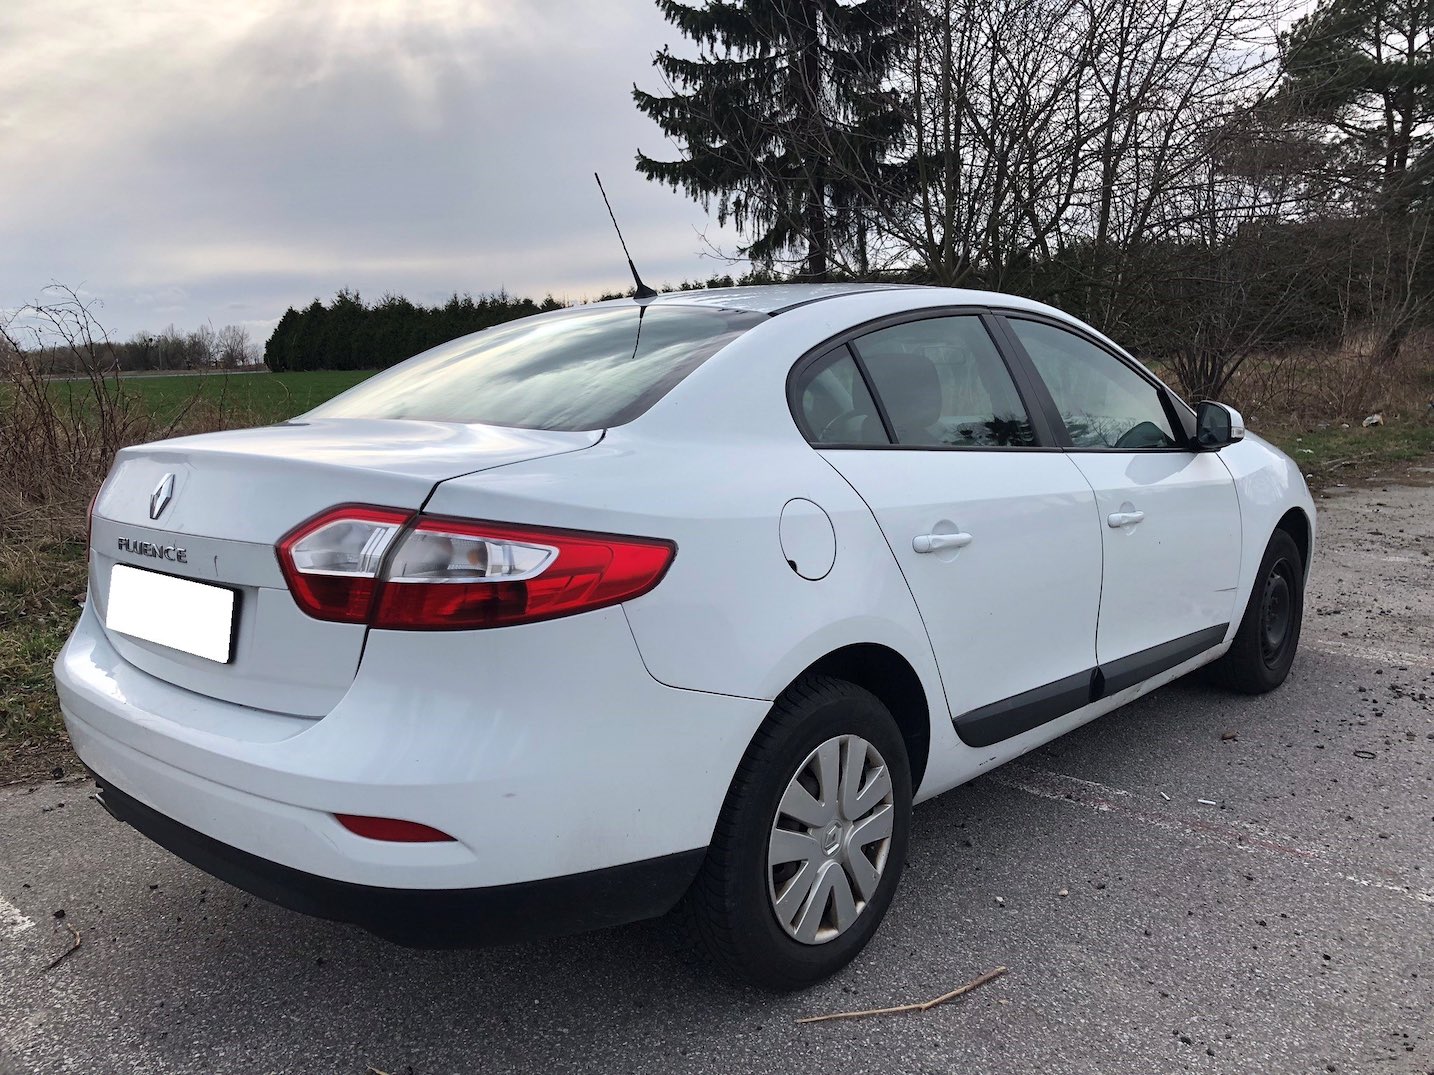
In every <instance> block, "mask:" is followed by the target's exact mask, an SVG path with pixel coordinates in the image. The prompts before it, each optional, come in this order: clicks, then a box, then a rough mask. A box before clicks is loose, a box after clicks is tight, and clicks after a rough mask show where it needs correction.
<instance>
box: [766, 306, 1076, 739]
mask: <svg viewBox="0 0 1434 1075" xmlns="http://www.w3.org/2000/svg"><path fill="white" fill-rule="evenodd" d="M1022 376H1024V373H1022ZM791 383H792V402H793V410H794V413H795V414H796V415H797V418H798V422H799V424H800V425H801V426H802V427H803V430H804V432H805V433H806V435H807V438H808V439H809V440H810V441H811V442H812V444H813V445H814V446H815V447H816V448H817V449H818V451H820V453H821V454H822V456H823V457H824V458H825V459H826V460H827V461H828V462H829V463H830V464H831V465H832V466H833V467H835V468H836V470H837V471H838V472H840V473H841V474H842V476H843V477H845V478H846V479H847V481H848V482H850V483H851V485H852V487H853V488H855V490H856V491H857V493H859V494H860V495H861V496H862V498H863V499H864V500H865V501H866V503H867V505H868V506H869V507H870V508H871V510H872V513H873V514H874V515H875V517H876V520H877V522H878V523H879V524H880V526H881V529H882V531H883V533H884V535H885V537H886V540H887V542H888V544H889V545H890V546H891V551H892V553H893V554H894V555H895V557H896V560H897V562H898V564H899V565H900V567H901V570H902V572H903V574H904V575H905V578H906V581H907V584H908V585H909V586H910V588H911V592H912V595H913V596H914V597H915V599H916V604H917V606H918V608H919V609H920V611H921V615H922V618H923V619H924V621H925V624H926V629H927V632H928V634H929V636H930V639H931V644H932V647H933V650H934V652H935V656H936V661H937V665H938V667H939V669H940V673H941V678H942V682H943V684H944V686H945V690H946V694H947V698H948V701H949V703H950V706H951V711H952V713H953V714H955V720H956V728H957V731H958V733H959V734H960V736H961V738H962V739H963V740H964V741H965V742H966V743H968V744H970V745H973V746H987V745H990V744H992V743H995V742H999V741H1000V740H1002V739H1007V738H1009V737H1010V736H1013V735H1017V734H1020V733H1021V732H1024V731H1028V730H1030V729H1031V728H1034V727H1036V726H1038V725H1040V724H1042V723H1044V722H1045V721H1048V720H1052V719H1054V718H1056V717H1058V716H1061V715H1063V714H1064V713H1068V712H1070V711H1071V710H1073V709H1077V708H1079V707H1080V706H1083V705H1085V704H1087V703H1088V702H1089V701H1090V699H1091V686H1092V678H1093V675H1094V668H1095V630H1096V618H1097V614H1098V611H1099V604H1100V566H1101V548H1100V534H1099V532H1098V531H1097V530H1096V528H1095V527H1094V526H1093V525H1092V518H1093V515H1094V512H1095V503H1094V496H1093V494H1092V492H1091V489H1090V486H1089V485H1088V484H1087V483H1086V481H1085V479H1084V478H1083V477H1082V476H1081V473H1080V471H1079V470H1077V469H1076V468H1075V467H1074V466H1073V465H1072V464H1071V462H1070V460H1069V459H1067V458H1066V456H1065V454H1064V453H1063V452H1061V451H1060V450H1059V449H1058V448H1057V447H1055V446H1054V445H1053V444H1052V443H1051V436H1052V435H1051V432H1050V430H1049V429H1048V428H1047V427H1046V424H1045V421H1046V420H1045V417H1044V416H1043V415H1041V414H1040V413H1038V412H1034V411H1032V410H1031V409H1030V408H1028V407H1027V405H1026V403H1025V401H1024V400H1023V398H1022V394H1021V392H1020V391H1018V389H1017V386H1016V381H1015V380H1014V379H1013V377H1012V374H1011V372H1010V370H1009V369H1008V367H1007V365H1006V363H1005V361H1004V360H1003V359H1002V356H1001V354H1000V353H999V351H998V350H997V347H996V345H995V342H994V341H993V338H992V336H991V333H990V330H989V328H988V326H987V322H986V320H985V319H983V316H982V315H981V314H980V313H978V312H970V311H966V312H953V313H948V314H943V315H940V316H937V315H935V314H933V312H931V311H923V312H922V313H921V314H920V315H919V316H916V317H912V316H911V315H907V317H906V318H904V319H898V320H895V321H893V322H888V323H886V324H884V325H882V326H880V327H876V328H873V329H869V330H864V331H861V332H860V333H859V334H856V335H855V336H854V338H851V339H849V340H843V341H838V345H837V346H835V347H833V348H832V349H830V350H828V351H826V352H825V353H823V354H821V355H819V356H817V357H815V358H813V359H811V360H808V361H807V362H806V363H804V364H799V365H798V367H797V368H796V369H794V371H793V377H792V382H791Z"/></svg>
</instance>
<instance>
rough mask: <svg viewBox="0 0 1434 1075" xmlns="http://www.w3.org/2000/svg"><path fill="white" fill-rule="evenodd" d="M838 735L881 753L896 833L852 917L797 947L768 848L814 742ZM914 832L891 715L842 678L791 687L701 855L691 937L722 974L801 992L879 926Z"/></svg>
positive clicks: (752, 749) (685, 910)
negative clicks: (781, 916) (828, 934)
mask: <svg viewBox="0 0 1434 1075" xmlns="http://www.w3.org/2000/svg"><path fill="white" fill-rule="evenodd" d="M840 736H859V737H861V738H862V739H864V740H866V742H867V743H869V744H870V745H871V746H873V747H875V748H876V750H877V751H879V752H880V755H881V759H882V760H883V761H884V762H885V768H886V771H887V773H888V774H889V776H890V779H891V806H892V808H893V811H892V812H893V817H892V833H891V838H890V843H889V845H888V846H887V849H886V854H885V860H884V867H883V868H882V869H881V871H880V879H879V881H878V883H877V884H876V886H875V891H874V893H873V895H872V896H871V898H870V899H868V900H866V901H865V904H864V905H863V906H862V907H861V909H860V911H859V912H858V913H857V914H856V917H855V919H854V920H853V921H852V922H851V923H850V925H849V926H848V927H847V928H846V930H845V931H844V932H840V933H838V934H837V935H835V936H834V937H832V938H831V939H829V940H826V941H824V942H822V943H803V942H801V941H798V940H796V939H795V938H794V937H793V936H791V935H789V933H788V932H787V930H786V928H784V927H783V925H782V924H781V922H779V921H778V918H777V912H776V910H775V909H774V906H773V900H774V897H773V895H772V893H773V892H774V891H775V887H776V885H775V882H774V881H772V880H771V879H770V878H769V867H768V864H767V860H768V845H769V842H770V840H771V833H772V827H773V823H774V821H775V820H776V818H777V813H778V807H779V806H780V805H781V803H782V797H783V795H784V794H785V793H786V791H787V788H788V785H789V783H790V782H791V781H792V780H793V779H794V778H795V777H796V776H797V775H798V773H799V771H800V770H801V768H802V766H803V764H804V762H806V761H807V759H808V758H809V757H810V756H811V755H812V754H813V752H814V751H816V750H817V748H818V747H819V746H821V745H822V744H824V743H826V742H828V741H829V740H831V739H834V738H837V737H840ZM845 756H846V755H843V757H845ZM910 827H911V771H910V763H909V762H908V760H907V756H906V745H905V742H904V741H903V739H902V737H901V732H900V731H899V730H898V729H897V726H896V722H895V721H894V720H892V717H891V713H890V712H889V711H888V710H887V708H886V707H885V706H884V705H882V703H881V702H880V701H879V700H878V699H877V698H876V696H875V695H873V694H871V693H870V692H869V691H866V690H863V689H862V688H861V687H858V686H855V685H854V684H851V683H848V682H846V681H845V680H840V679H834V678H831V677H829V676H807V677H805V678H803V679H801V680H799V681H797V682H796V683H795V684H793V685H792V686H791V687H790V688H789V689H788V690H787V691H786V693H785V694H783V695H782V696H781V697H780V698H778V699H777V701H776V702H775V703H774V704H773V706H772V711H771V713H770V714H769V716H768V718H767V720H766V722H765V723H764V724H763V725H762V727H761V728H760V729H759V730H758V732H757V734H756V735H755V736H754V737H753V740H752V744H751V746H749V747H748V748H747V753H746V755H745V757H743V759H742V764H741V765H740V766H739V767H738V769H737V774H736V776H735V777H733V779H732V786H731V788H730V789H729V790H728V792H727V799H726V802H725V803H724V804H723V807H722V813H721V815H720V817H719V818H718V821H717V826H716V830H715V831H714V833H713V836H712V843H711V845H710V847H709V848H708V851H707V858H706V860H705V861H704V863H703V865H702V869H701V870H700V871H699V873H698V876H697V879H696V880H695V881H694V882H693V885H692V888H691V889H690V890H689V892H688V894H687V896H686V898H685V899H684V901H683V906H682V916H683V918H684V919H685V921H686V925H687V928H688V930H689V932H690V934H691V935H692V939H693V940H694V941H695V942H696V945H697V947H698V949H699V950H700V951H702V952H703V953H704V954H705V955H707V956H708V957H709V958H710V960H711V961H712V962H713V963H714V964H716V966H717V967H718V968H719V969H720V970H721V971H722V972H723V973H725V974H726V975H728V976H729V977H731V978H734V979H736V980H738V981H742V982H746V983H749V984H752V985H756V986H759V987H761V988H764V989H770V990H774V991H790V990H794V989H802V988H804V987H806V986H809V985H813V984H815V983H816V982H819V981H821V980H822V979H824V978H827V977H829V976H831V975H832V974H834V973H836V972H837V971H838V970H840V969H841V968H842V967H844V966H846V964H847V963H849V962H850V961H851V960H852V958H853V957H854V956H855V955H856V954H857V953H858V952H860V951H861V950H862V948H864V947H865V946H866V944H867V942H868V941H869V940H871V938H872V936H873V935H874V934H875V933H876V930H877V927H878V926H880V925H881V920H882V918H883V917H884V916H885V915H886V910H887V908H888V907H889V906H890V904H891V898H892V894H893V893H894V892H895V890H896V885H897V882H898V881H899V880H900V879H901V872H902V868H903V866H904V865H905V862H906V845H907V838H908V835H909V833H910ZM769 884H770V885H771V886H772V887H771V888H769Z"/></svg>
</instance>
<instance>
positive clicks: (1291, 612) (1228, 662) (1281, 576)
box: [1214, 530, 1305, 694]
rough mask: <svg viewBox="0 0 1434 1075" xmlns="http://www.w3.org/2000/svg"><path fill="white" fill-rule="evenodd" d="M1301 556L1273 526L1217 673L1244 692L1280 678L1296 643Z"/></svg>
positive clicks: (1270, 684) (1302, 582) (1300, 604)
mask: <svg viewBox="0 0 1434 1075" xmlns="http://www.w3.org/2000/svg"><path fill="white" fill-rule="evenodd" d="M1304 592H1305V574H1304V561H1303V558H1302V557H1301V556H1300V550H1299V547H1298V546H1297V545H1296V544H1295V542H1294V539H1293V538H1292V537H1290V535H1289V534H1287V533H1285V532H1284V531H1283V530H1276V531H1275V533H1274V536H1272V537H1271V538H1270V543H1269V545H1268V546H1267V547H1266V548H1265V555H1264V558H1263V559H1262V560H1261V561H1260V570H1259V574H1257V575H1256V576H1255V586H1254V589H1253V590H1251V591H1250V601H1249V604H1248V605H1246V606H1245V615H1244V618H1243V619H1241V620H1240V629H1239V631H1237V632H1236V634H1235V641H1234V642H1233V643H1232V644H1231V646H1230V649H1229V652H1227V653H1226V654H1225V656H1223V657H1221V658H1220V660H1219V661H1217V662H1216V664H1215V666H1214V671H1215V674H1216V676H1217V678H1218V679H1219V680H1220V681H1221V682H1223V683H1224V684H1225V685H1226V686H1228V687H1231V688H1233V689H1235V690H1237V691H1242V692H1244V693H1245V694H1264V693H1266V692H1267V691H1272V690H1274V689H1275V688H1276V687H1278V686H1279V685H1280V684H1281V683H1283V682H1284V681H1285V677H1286V676H1287V675H1289V672H1290V665H1292V664H1294V661H1295V650H1297V649H1298V648H1299V644H1300V625H1301V622H1302V621H1303V619H1304V609H1305V598H1304Z"/></svg>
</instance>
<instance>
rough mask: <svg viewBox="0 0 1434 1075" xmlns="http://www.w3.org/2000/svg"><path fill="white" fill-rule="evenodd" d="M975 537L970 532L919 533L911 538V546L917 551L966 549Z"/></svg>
mask: <svg viewBox="0 0 1434 1075" xmlns="http://www.w3.org/2000/svg"><path fill="white" fill-rule="evenodd" d="M973 540H974V539H973V538H972V537H971V535H970V534H917V535H916V536H915V537H914V538H912V539H911V547H912V548H913V549H915V550H916V551H917V552H935V551H936V550H937V549H964V548H965V547H966V546H967V545H969V544H971V542H972V541H973Z"/></svg>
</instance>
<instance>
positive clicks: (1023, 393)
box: [787, 305, 1068, 452]
mask: <svg viewBox="0 0 1434 1075" xmlns="http://www.w3.org/2000/svg"><path fill="white" fill-rule="evenodd" d="M946 317H975V318H978V319H979V320H980V322H981V325H982V327H983V328H984V329H985V330H986V335H987V336H988V337H990V340H991V345H992V346H993V347H994V348H995V349H996V355H997V357H998V358H1000V360H1001V364H1002V365H1003V366H1004V367H1005V370H1006V375H1007V376H1009V377H1010V378H1011V383H1012V385H1013V386H1014V388H1015V390H1016V398H1017V399H1019V400H1020V401H1021V406H1022V407H1024V408H1025V411H1026V417H1027V419H1028V420H1029V421H1030V423H1031V433H1032V435H1033V436H1034V437H1035V443H1034V444H1029V445H1015V444H1008V445H994V444H992V445H986V444H898V443H897V442H896V438H895V436H894V435H893V432H892V426H891V419H890V417H889V416H888V415H887V413H886V404H885V403H884V402H883V401H882V398H881V395H880V393H878V392H877V391H876V386H875V385H874V384H873V383H872V381H871V376H870V374H869V373H868V372H867V369H866V364H865V362H864V361H863V360H862V358H861V352H860V349H859V348H856V347H853V346H850V345H851V344H852V342H853V341H854V340H857V339H860V338H861V337H862V336H866V335H869V334H870V333H873V332H879V331H881V330H882V329H887V328H892V327H893V326H896V325H904V324H909V323H910V322H913V321H935V320H938V319H941V318H946ZM841 348H845V349H846V351H847V354H848V355H849V356H850V357H851V359H852V361H853V362H854V363H855V364H856V368H857V372H858V373H860V374H861V378H862V380H863V382H865V384H866V390H867V393H868V394H869V395H870V396H871V398H872V401H873V402H874V403H875V404H876V409H877V413H878V415H879V416H880V417H881V423H882V427H883V428H884V429H885V430H886V437H887V443H886V444H860V443H845V442H838V443H830V444H828V443H820V442H817V441H813V440H812V439H811V437H810V436H808V433H807V429H806V427H805V424H804V423H803V421H802V419H801V418H800V417H799V415H800V414H801V399H800V398H799V395H798V393H797V381H798V379H799V378H800V377H801V375H802V374H803V373H805V372H806V370H807V369H808V368H809V367H810V366H812V365H814V364H816V363H817V362H820V361H821V360H822V359H824V358H826V357H827V356H828V355H830V354H831V353H832V352H833V351H836V350H838V349H841ZM1023 358H1024V352H1017V351H1015V350H1014V349H1013V348H1012V347H1011V346H1010V344H1009V342H1008V341H1007V330H1006V329H1005V327H1004V326H1003V325H1001V324H1000V318H999V317H998V316H997V315H996V314H995V313H993V312H992V310H991V309H990V308H989V307H986V306H969V305H963V306H924V307H921V308H920V309H916V310H903V311H901V312H900V313H894V314H886V315H884V316H882V317H876V318H873V319H871V320H870V321H864V322H862V323H861V324H859V325H855V326H853V327H851V328H848V329H845V330H843V331H841V332H838V333H836V334H835V335H832V336H829V337H827V338H826V339H825V340H823V341H822V342H821V343H819V344H818V345H817V346H815V347H813V348H810V349H809V350H808V351H806V352H805V353H804V354H803V355H802V356H801V357H800V358H798V359H797V360H796V362H794V363H792V368H791V369H790V370H788V371H787V409H788V411H789V412H790V414H791V417H792V423H793V424H794V425H795V426H796V428H797V432H798V433H799V434H801V436H802V438H803V439H804V440H805V441H806V442H807V444H809V445H810V446H811V447H812V448H814V449H816V450H818V451H827V450H832V451H877V452H881V451H887V452H890V451H899V452H1059V451H1063V450H1064V449H1063V448H1062V447H1061V445H1060V443H1059V441H1058V439H1057V436H1056V434H1055V432H1054V430H1053V429H1052V427H1051V426H1050V416H1049V414H1048V413H1047V410H1046V407H1045V401H1044V400H1043V399H1042V397H1041V395H1040V394H1039V393H1038V392H1037V385H1038V384H1039V382H1036V384H1033V383H1032V382H1031V380H1030V374H1029V372H1028V371H1027V370H1026V368H1025V367H1024V366H1023V365H1022V359H1023ZM1026 361H1029V360H1026ZM1040 389H1041V391H1044V386H1043V385H1042V386H1040ZM1058 428H1059V430H1060V434H1061V435H1064V434H1065V425H1064V424H1061V425H1060V426H1059V427H1058ZM1067 439H1068V438H1067Z"/></svg>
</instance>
